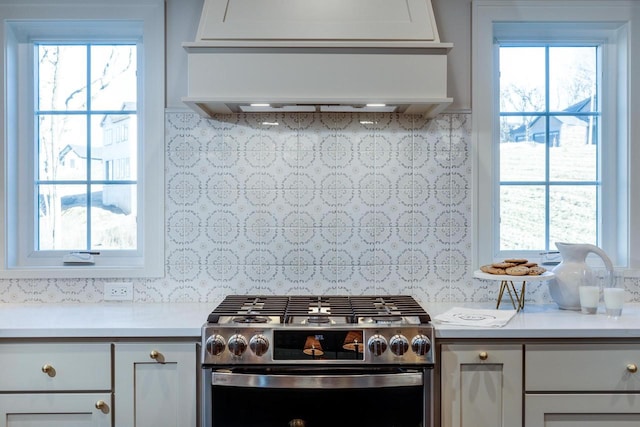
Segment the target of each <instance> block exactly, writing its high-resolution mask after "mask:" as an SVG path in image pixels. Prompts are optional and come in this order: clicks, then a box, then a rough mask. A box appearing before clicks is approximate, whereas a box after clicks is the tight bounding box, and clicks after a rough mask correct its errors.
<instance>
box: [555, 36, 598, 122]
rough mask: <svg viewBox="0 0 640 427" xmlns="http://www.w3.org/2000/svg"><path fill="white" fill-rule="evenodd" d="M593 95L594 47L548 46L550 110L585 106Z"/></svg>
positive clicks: (594, 91)
mask: <svg viewBox="0 0 640 427" xmlns="http://www.w3.org/2000/svg"><path fill="white" fill-rule="evenodd" d="M595 96H596V48H595V47H593V46H590V47H584V46H582V47H575V46H571V47H551V48H549V109H550V110H551V111H565V110H569V111H573V110H575V109H584V108H585V107H584V105H583V104H584V103H589V104H591V103H590V102H589V101H590V100H591V99H593V98H594V97H595Z"/></svg>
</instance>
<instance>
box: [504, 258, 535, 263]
mask: <svg viewBox="0 0 640 427" xmlns="http://www.w3.org/2000/svg"><path fill="white" fill-rule="evenodd" d="M504 262H511V263H514V264H524V263H526V262H529V260H528V259H526V258H508V259H505V260H504Z"/></svg>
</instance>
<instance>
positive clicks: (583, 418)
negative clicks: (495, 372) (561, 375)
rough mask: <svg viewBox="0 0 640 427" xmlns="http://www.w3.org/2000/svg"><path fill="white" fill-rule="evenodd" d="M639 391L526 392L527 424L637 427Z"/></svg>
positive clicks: (570, 426) (639, 406) (639, 418)
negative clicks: (605, 392) (625, 392)
mask: <svg viewBox="0 0 640 427" xmlns="http://www.w3.org/2000/svg"><path fill="white" fill-rule="evenodd" d="M639 408H640V395H638V394H622V395H620V394H565V393H562V394H527V395H526V397H525V421H524V422H525V425H526V426H527V427H542V426H544V427H576V426H580V427H637V426H639V425H640V410H639Z"/></svg>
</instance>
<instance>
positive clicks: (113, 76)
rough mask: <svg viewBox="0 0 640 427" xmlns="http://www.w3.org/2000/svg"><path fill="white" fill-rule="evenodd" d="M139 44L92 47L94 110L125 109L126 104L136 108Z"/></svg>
mask: <svg viewBox="0 0 640 427" xmlns="http://www.w3.org/2000/svg"><path fill="white" fill-rule="evenodd" d="M136 75H137V70H136V46H135V45H124V46H122V45H120V46H118V45H106V46H92V47H91V86H92V90H91V92H92V99H91V108H92V109H93V110H122V109H123V106H124V105H125V104H128V107H132V108H128V109H133V110H135V105H136V102H137V90H136Z"/></svg>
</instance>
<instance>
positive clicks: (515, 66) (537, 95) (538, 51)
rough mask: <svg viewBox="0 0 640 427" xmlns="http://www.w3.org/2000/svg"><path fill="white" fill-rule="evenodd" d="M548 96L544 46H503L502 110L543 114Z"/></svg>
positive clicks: (501, 69) (501, 52) (501, 70)
mask: <svg viewBox="0 0 640 427" xmlns="http://www.w3.org/2000/svg"><path fill="white" fill-rule="evenodd" d="M544 94H545V49H544V47H501V48H500V111H502V112H513V111H518V112H532V111H543V110H544V109H545V97H544V96H545V95H544Z"/></svg>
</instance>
